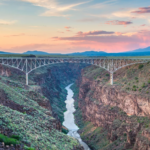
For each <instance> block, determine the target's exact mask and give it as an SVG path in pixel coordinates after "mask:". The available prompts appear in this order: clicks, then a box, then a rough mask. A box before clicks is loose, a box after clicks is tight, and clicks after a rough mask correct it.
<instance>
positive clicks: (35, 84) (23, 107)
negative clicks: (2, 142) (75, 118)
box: [0, 65, 83, 150]
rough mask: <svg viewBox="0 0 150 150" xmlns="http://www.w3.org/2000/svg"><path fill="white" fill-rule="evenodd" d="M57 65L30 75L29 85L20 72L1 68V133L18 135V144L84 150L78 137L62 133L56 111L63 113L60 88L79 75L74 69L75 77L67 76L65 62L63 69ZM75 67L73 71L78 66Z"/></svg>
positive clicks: (40, 147)
mask: <svg viewBox="0 0 150 150" xmlns="http://www.w3.org/2000/svg"><path fill="white" fill-rule="evenodd" d="M57 67H58V68H59V66H57V65H56V66H55V67H54V66H51V67H44V68H41V69H38V70H36V71H35V72H34V73H33V74H30V75H29V84H30V86H26V85H25V84H24V83H25V75H24V74H23V73H21V72H19V71H17V70H15V69H11V68H7V67H3V72H4V71H5V74H1V80H0V114H1V115H0V133H1V134H3V135H5V136H8V137H11V136H13V135H17V136H18V137H20V139H21V140H20V144H23V145H24V146H28V147H33V148H35V149H36V150H38V149H42V150H48V149H62V150H63V149H64V150H83V148H82V147H81V146H80V144H79V142H78V141H77V140H75V139H73V138H71V137H68V136H67V135H65V134H63V133H62V132H61V130H62V126H61V122H60V121H59V119H60V116H59V112H60V113H61V114H63V110H64V109H63V108H65V104H64V100H65V96H66V93H65V90H63V87H64V86H65V85H66V84H68V83H70V82H72V81H73V80H75V77H77V76H78V74H77V73H76V72H75V71H74V72H73V73H74V76H72V78H71V77H70V78H69V75H70V76H71V75H72V73H71V69H70V70H69V69H68V70H67V69H66V70H65V68H66V67H68V65H67V66H64V67H63V69H61V68H62V67H61V66H60V68H59V69H57ZM75 67H76V69H75ZM75 67H74V70H78V69H79V68H80V66H79V68H78V66H75ZM68 68H69V67H68ZM70 68H71V67H70ZM81 68H82V67H81ZM6 70H8V72H9V74H7V73H6V72H7V71H6ZM60 70H61V71H60ZM69 73H70V74H69ZM66 78H68V79H67V80H65V79H66ZM63 80H65V81H63ZM55 108H56V109H55ZM61 114H60V115H61ZM57 115H58V116H59V118H58V117H57ZM62 117H63V115H62ZM0 138H1V137H0Z"/></svg>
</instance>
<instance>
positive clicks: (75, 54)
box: [67, 51, 107, 56]
mask: <svg viewBox="0 0 150 150" xmlns="http://www.w3.org/2000/svg"><path fill="white" fill-rule="evenodd" d="M67 55H73V56H102V55H103V56H105V55H107V53H106V52H103V51H99V52H97V51H85V52H77V53H71V54H67Z"/></svg>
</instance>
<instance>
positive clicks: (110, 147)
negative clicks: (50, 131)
mask: <svg viewBox="0 0 150 150" xmlns="http://www.w3.org/2000/svg"><path fill="white" fill-rule="evenodd" d="M149 67H150V65H149V63H147V64H144V65H143V66H142V67H141V66H139V65H133V66H130V67H126V68H123V69H120V70H119V71H118V72H116V73H115V74H114V80H115V85H113V86H111V85H110V84H109V74H108V72H106V71H105V70H103V69H101V68H98V67H93V66H90V67H87V68H85V69H83V71H82V76H81V78H80V79H79V80H78V82H77V83H76V86H74V87H73V89H74V91H75V99H76V109H77V112H76V113H75V116H76V122H77V124H78V125H79V126H80V127H81V130H80V131H79V132H80V133H81V137H82V139H83V140H84V141H85V142H86V143H87V144H88V145H89V146H90V147H91V149H92V150H100V149H103V150H123V149H124V150H125V149H133V150H148V149H149V148H150V146H149V145H150V136H149V133H150V132H149V131H150V128H149V124H150V120H149V117H150V109H149V105H150V103H149V102H150V99H149V89H150V85H149V83H150V82H149V78H150V76H149V75H150V69H149ZM81 118H82V119H81Z"/></svg>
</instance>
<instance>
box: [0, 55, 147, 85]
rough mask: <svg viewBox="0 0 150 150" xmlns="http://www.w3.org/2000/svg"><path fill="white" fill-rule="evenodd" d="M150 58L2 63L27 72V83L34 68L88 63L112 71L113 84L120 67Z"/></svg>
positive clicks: (14, 60)
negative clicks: (115, 73) (58, 64)
mask: <svg viewBox="0 0 150 150" xmlns="http://www.w3.org/2000/svg"><path fill="white" fill-rule="evenodd" d="M148 61H150V59H119V58H118V59H110V58H101V57H99V58H23V57H22V58H6V57H4V58H0V64H2V65H5V66H9V67H12V68H15V69H18V70H20V71H22V72H24V73H25V74H26V85H28V75H29V73H31V72H32V71H33V70H35V69H37V68H40V67H44V66H47V65H50V64H57V63H65V62H68V63H86V64H90V65H94V66H98V67H101V68H103V69H105V70H107V71H108V72H109V73H110V84H111V85H113V73H114V72H116V71H118V70H119V69H121V68H123V67H127V66H131V65H134V64H140V63H146V62H148Z"/></svg>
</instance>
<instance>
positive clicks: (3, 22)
mask: <svg viewBox="0 0 150 150" xmlns="http://www.w3.org/2000/svg"><path fill="white" fill-rule="evenodd" d="M16 22H17V21H16V20H13V21H8V20H0V25H13V24H15V23H16Z"/></svg>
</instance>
